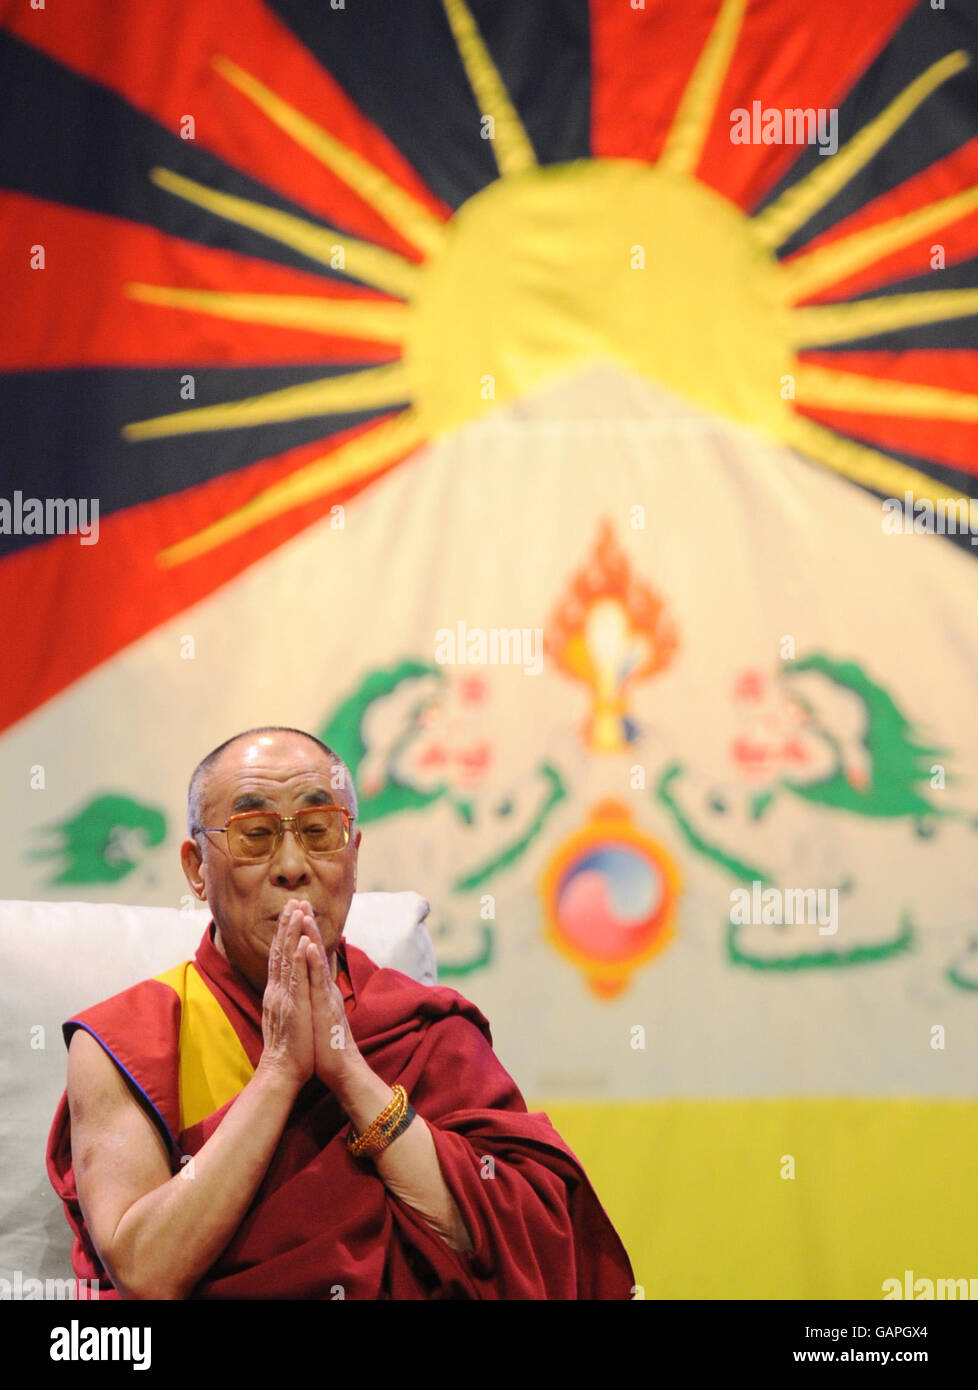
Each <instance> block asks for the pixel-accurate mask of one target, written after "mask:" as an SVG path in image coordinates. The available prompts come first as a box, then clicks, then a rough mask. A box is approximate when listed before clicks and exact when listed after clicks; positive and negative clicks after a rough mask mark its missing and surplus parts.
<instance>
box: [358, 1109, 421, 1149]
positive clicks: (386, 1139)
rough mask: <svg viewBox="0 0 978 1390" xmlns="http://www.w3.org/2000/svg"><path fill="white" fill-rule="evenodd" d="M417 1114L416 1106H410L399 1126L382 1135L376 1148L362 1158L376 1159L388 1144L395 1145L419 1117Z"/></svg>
mask: <svg viewBox="0 0 978 1390" xmlns="http://www.w3.org/2000/svg"><path fill="white" fill-rule="evenodd" d="M417 1113H418V1112H417V1111H416V1110H415V1108H414V1106H413V1105H410V1104H409V1105H408V1108H407V1109H406V1110H405V1112H404V1114H403V1115H402V1116H401V1118H400V1119H399V1120H398V1122H397V1124H396V1125H394V1126H393V1127H392V1128H391V1129H388V1130H387V1131H386V1132H385V1133H384V1134H382V1135H381V1137H380V1139H379V1140H378V1141H377V1143H376V1144H375V1145H374V1147H373V1148H370V1149H367V1150H366V1153H365V1154H363V1155H361V1157H369V1158H376V1157H377V1155H378V1154H379V1153H383V1151H384V1149H386V1148H387V1145H388V1144H393V1142H394V1140H395V1139H396V1138H397V1136H398V1135H399V1134H403V1133H404V1131H405V1130H406V1129H407V1127H408V1125H409V1124H410V1123H411V1121H412V1120H413V1119H415V1117H416V1116H417Z"/></svg>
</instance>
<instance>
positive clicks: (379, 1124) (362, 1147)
mask: <svg viewBox="0 0 978 1390" xmlns="http://www.w3.org/2000/svg"><path fill="white" fill-rule="evenodd" d="M393 1090H394V1097H393V1099H392V1100H391V1102H390V1104H389V1105H386V1106H385V1107H384V1109H383V1110H382V1111H381V1112H380V1114H379V1115H378V1116H377V1118H376V1119H375V1120H374V1121H373V1123H372V1124H369V1125H368V1126H367V1128H366V1129H365V1130H364V1131H363V1133H362V1134H357V1132H356V1130H354V1129H352V1128H351V1130H350V1136H349V1138H348V1139H347V1141H346V1144H347V1148H348V1149H349V1150H350V1153H351V1154H353V1156H354V1157H355V1158H359V1157H360V1156H361V1154H364V1153H367V1152H369V1151H370V1150H371V1149H372V1147H373V1145H374V1143H375V1141H376V1140H377V1139H378V1138H380V1137H381V1136H382V1135H383V1133H384V1131H385V1130H386V1129H387V1128H392V1127H393V1126H394V1125H397V1124H399V1123H400V1121H401V1120H402V1118H403V1116H404V1112H405V1110H406V1109H407V1105H408V1098H407V1091H405V1089H404V1087H403V1086H400V1085H397V1086H395V1087H394V1088H393Z"/></svg>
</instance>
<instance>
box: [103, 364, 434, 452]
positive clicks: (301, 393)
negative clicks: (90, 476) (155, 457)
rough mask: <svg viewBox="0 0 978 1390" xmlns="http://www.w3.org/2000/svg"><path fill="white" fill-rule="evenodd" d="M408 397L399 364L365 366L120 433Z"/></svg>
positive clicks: (281, 416)
mask: <svg viewBox="0 0 978 1390" xmlns="http://www.w3.org/2000/svg"><path fill="white" fill-rule="evenodd" d="M410 399H411V388H410V378H409V375H408V372H407V370H406V369H405V367H404V364H403V363H402V362H394V363H391V364H390V365H385V366H383V367H370V368H368V370H367V371H364V372H345V373H343V374H342V375H341V376H329V377H323V378H321V379H320V380H318V381H309V382H305V383H303V385H301V386H286V387H285V388H284V389H283V390H281V391H267V392H265V393H264V394H263V395H261V396H248V397H247V398H246V399H245V400H242V401H227V402H225V403H223V404H221V405H205V406H200V407H198V408H197V409H196V410H184V411H179V410H178V411H176V412H174V413H173V414H171V415H157V416H155V417H154V418H153V419H151V420H139V421H137V422H136V423H134V424H131V425H126V426H125V427H124V429H123V431H122V433H123V435H124V436H125V438H126V439H132V440H137V439H163V438H170V437H172V436H173V435H177V434H198V433H200V432H202V431H209V430H236V429H247V428H250V427H252V426H254V425H272V424H281V423H282V422H283V421H285V420H308V419H309V418H311V417H312V416H314V415H336V414H338V413H340V412H343V411H346V412H349V411H357V410H370V409H372V408H374V407H377V406H385V405H387V406H389V405H401V404H403V403H405V402H406V401H409V400H410Z"/></svg>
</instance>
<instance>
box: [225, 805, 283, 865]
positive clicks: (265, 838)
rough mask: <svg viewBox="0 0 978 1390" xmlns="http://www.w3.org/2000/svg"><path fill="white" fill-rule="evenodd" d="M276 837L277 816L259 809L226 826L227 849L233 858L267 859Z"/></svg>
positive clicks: (273, 847)
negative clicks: (267, 814)
mask: <svg viewBox="0 0 978 1390" xmlns="http://www.w3.org/2000/svg"><path fill="white" fill-rule="evenodd" d="M277 839H278V818H277V817H276V816H266V815H263V814H262V813H261V812H260V811H259V812H256V814H255V815H253V816H241V817H240V819H238V820H236V821H234V822H233V823H232V824H231V825H229V826H228V849H229V850H230V851H231V853H232V854H233V855H234V857H235V859H268V858H269V856H270V855H271V854H272V852H273V851H274V849H275V842H276V840H277Z"/></svg>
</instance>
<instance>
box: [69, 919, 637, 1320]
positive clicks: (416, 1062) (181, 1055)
mask: <svg viewBox="0 0 978 1390" xmlns="http://www.w3.org/2000/svg"><path fill="white" fill-rule="evenodd" d="M212 927H213V924H211V926H209V927H208V929H207V931H206V932H205V933H204V937H203V940H202V941H201V944H200V946H199V948H198V950H197V954H196V957H195V959H194V960H193V961H186V962H184V964H182V965H180V966H177V967H175V969H173V970H170V971H167V972H166V973H165V974H163V975H161V976H158V977H157V978H156V979H153V980H146V981H144V982H143V983H142V984H139V985H135V986H134V987H133V988H131V989H128V990H124V991H123V992H122V993H121V994H117V995H115V996H114V997H113V998H112V999H108V1000H106V1001H105V1002H104V1003H101V1004H96V1005H95V1006H94V1007H93V1008H90V1009H86V1010H85V1011H84V1012H82V1013H79V1014H77V1015H75V1017H74V1018H72V1019H70V1020H68V1022H67V1023H65V1024H64V1025H63V1031H64V1036H65V1042H66V1044H67V1043H68V1042H70V1039H71V1036H72V1034H73V1033H74V1031H75V1030H76V1029H77V1028H84V1029H86V1030H87V1031H88V1032H89V1033H91V1034H92V1036H93V1037H95V1038H96V1039H97V1040H98V1041H99V1043H101V1045H102V1047H103V1048H105V1050H106V1052H107V1053H108V1054H109V1056H110V1057H111V1058H112V1059H113V1061H114V1062H115V1064H116V1066H118V1067H119V1068H120V1070H121V1071H122V1072H123V1073H124V1075H125V1076H126V1077H127V1078H128V1081H129V1084H130V1087H131V1088H132V1089H133V1093H134V1095H135V1097H136V1098H137V1099H138V1100H139V1102H140V1103H141V1104H142V1105H143V1106H144V1108H145V1109H146V1111H147V1113H148V1114H149V1115H150V1117H151V1118H152V1119H153V1120H154V1122H155V1123H156V1124H157V1126H158V1127H159V1130H160V1133H161V1135H162V1137H163V1139H164V1141H165V1143H166V1145H167V1148H168V1150H169V1152H170V1157H171V1167H172V1171H173V1172H174V1173H177V1172H179V1171H180V1169H181V1166H182V1164H185V1163H187V1162H189V1161H191V1160H192V1157H193V1155H194V1154H195V1153H197V1152H198V1150H199V1149H200V1148H201V1146H202V1145H203V1144H204V1143H206V1141H207V1139H208V1138H209V1136H210V1135H211V1134H212V1133H213V1132H214V1130H215V1128H216V1127H217V1125H219V1124H220V1122H221V1119H222V1118H223V1116H224V1115H225V1114H226V1112H227V1110H228V1108H229V1106H231V1105H233V1104H234V1099H235V1097H236V1096H237V1095H238V1094H239V1093H240V1091H241V1090H242V1088H243V1087H244V1086H245V1085H246V1084H247V1082H248V1080H249V1078H250V1077H251V1076H252V1075H253V1074H254V1070H255V1068H256V1066H257V1065H258V1061H259V1058H260V1057H261V1052H262V1029H261V1012H262V1010H261V995H260V994H258V993H257V992H256V991H255V990H253V989H252V987H251V986H250V985H249V984H248V983H247V981H245V980H244V978H243V977H242V976H241V975H239V974H238V972H237V971H236V970H235V969H234V968H233V966H231V964H230V963H229V962H228V961H227V960H226V959H225V958H224V956H223V955H221V953H220V952H219V951H218V949H217V947H216V946H215V945H214V942H213V940H212V935H211V933H212ZM338 954H339V973H338V976H337V985H338V986H339V988H340V990H341V993H342V995H343V999H344V1006H345V1009H346V1013H347V1018H348V1021H349V1025H350V1030H351V1032H352V1034H353V1036H354V1038H355V1039H356V1042H357V1045H358V1047H359V1048H360V1051H361V1052H362V1053H363V1056H364V1058H365V1060H366V1061H367V1062H368V1064H369V1065H370V1067H371V1068H372V1069H373V1070H374V1071H375V1072H376V1073H377V1074H378V1075H379V1076H380V1077H382V1078H383V1080H384V1081H386V1082H387V1083H388V1085H393V1084H394V1083H395V1082H400V1083H401V1085H403V1086H404V1087H405V1088H406V1090H407V1093H408V1096H409V1098H410V1100H411V1103H412V1105H413V1106H414V1108H415V1109H416V1110H417V1112H418V1114H419V1115H421V1116H423V1118H424V1119H425V1120H426V1121H427V1123H428V1125H429V1127H430V1129H431V1133H432V1137H433V1139H434V1144H435V1149H436V1152H437V1155H438V1162H439V1165H440V1167H441V1171H442V1174H443V1175H444V1178H445V1182H446V1184H447V1186H448V1188H449V1190H450V1192H451V1194H452V1196H453V1197H454V1199H455V1202H456V1203H457V1205H458V1208H459V1211H460V1213H461V1216H462V1219H463V1220H464V1222H465V1225H466V1228H467V1230H468V1232H469V1235H470V1237H471V1239H472V1242H473V1247H474V1248H473V1249H472V1250H470V1251H467V1252H466V1253H464V1254H462V1253H457V1252H454V1251H452V1250H451V1249H450V1248H449V1247H448V1245H446V1244H445V1242H444V1241H443V1240H442V1238H441V1237H440V1236H439V1235H438V1234H437V1233H436V1232H435V1231H434V1230H433V1229H432V1228H431V1227H430V1226H429V1225H428V1224H427V1222H426V1221H425V1220H424V1218H423V1217H422V1216H421V1214H420V1213H419V1212H418V1211H416V1210H415V1209H414V1208H413V1207H411V1206H410V1205H409V1204H408V1203H406V1202H404V1201H403V1200H402V1199H400V1198H398V1197H397V1196H395V1195H394V1194H393V1193H392V1192H390V1191H389V1190H388V1188H387V1187H386V1186H385V1184H384V1182H383V1181H382V1179H381V1178H380V1177H379V1175H378V1174H377V1172H376V1170H375V1168H374V1167H373V1165H372V1163H371V1162H370V1160H369V1159H356V1158H353V1157H352V1156H351V1155H350V1153H349V1151H348V1149H347V1146H346V1139H347V1137H348V1135H349V1133H350V1122H349V1120H348V1119H347V1116H346V1115H345V1113H344V1112H343V1111H342V1110H341V1108H340V1106H339V1104H338V1103H337V1101H336V1099H335V1097H334V1096H333V1095H332V1093H331V1092H330V1091H329V1090H328V1089H327V1088H326V1087H325V1086H324V1085H323V1084H322V1083H321V1082H320V1081H319V1080H318V1079H316V1078H313V1079H312V1080H311V1081H309V1082H308V1083H307V1084H306V1086H305V1087H304V1088H303V1090H302V1091H301V1092H300V1094H299V1096H298V1097H297V1100H296V1104H295V1106H294V1107H293V1110H292V1112H291V1114H290V1116H289V1120H288V1123H287V1125H286V1128H285V1130H284V1132H283V1134H282V1137H281V1140H280V1142H279V1144H278V1147H277V1149H276V1151H275V1153H274V1155H273V1157H272V1160H271V1163H270V1165H269V1167H268V1170H267V1172H266V1174H265V1178H264V1180H263V1182H262V1184H261V1186H260V1187H259V1189H258V1192H257V1193H256V1195H255V1198H254V1201H253V1202H252V1204H251V1206H250V1208H249V1209H248V1211H247V1213H246V1214H245V1217H244V1219H243V1220H242V1222H241V1225H240V1226H239V1228H238V1230H237V1232H236V1233H235V1235H234V1236H233V1238H232V1239H231V1241H230V1242H229V1244H228V1245H227V1247H226V1248H225V1250H224V1252H223V1254H222V1255H221V1257H220V1258H219V1259H218V1260H217V1262H216V1263H215V1264H214V1265H213V1266H212V1267H211V1269H210V1270H208V1272H207V1274H206V1275H205V1277H204V1278H203V1279H202V1280H201V1282H200V1283H199V1284H198V1285H197V1287H196V1288H195V1290H194V1292H193V1294H192V1297H194V1298H224V1299H232V1298H244V1299H249V1298H273V1297H274V1298H304V1299H335V1298H358V1299H387V1298H390V1299H426V1298H435V1299H442V1298H448V1299H452V1298H455V1299H628V1298H631V1297H632V1288H633V1285H634V1282H635V1281H634V1276H633V1274H632V1270H631V1266H630V1264H629V1261H628V1256H627V1255H626V1253H625V1250H624V1248H623V1246H622V1244H621V1241H620V1240H619V1238H618V1236H617V1234H616V1232H615V1230H614V1227H613V1226H612V1224H611V1222H610V1220H609V1218H608V1216H607V1215H606V1213H605V1211H604V1209H603V1208H602V1206H601V1203H600V1202H599V1201H598V1198H597V1196H596V1195H595V1193H594V1191H593V1189H592V1187H591V1185H590V1183H589V1182H588V1180H587V1177H586V1176H585V1174H584V1171H583V1169H582V1168H581V1166H580V1164H579V1163H578V1161H577V1159H576V1158H575V1156H574V1154H573V1153H572V1152H571V1150H570V1149H569V1148H568V1147H567V1145H566V1144H565V1143H564V1141H563V1140H562V1139H561V1137H560V1136H559V1134H557V1132H556V1131H555V1130H554V1128H553V1127H552V1125H551V1124H550V1122H549V1120H548V1119H547V1117H546V1115H544V1114H542V1113H536V1114H529V1113H528V1112H527V1109H526V1104H525V1102H524V1100H523V1097H522V1096H521V1095H520V1092H519V1090H518V1089H517V1087H516V1084H515V1082H514V1081H513V1079H512V1077H510V1076H509V1074H508V1073H507V1072H506V1071H505V1070H504V1068H503V1067H502V1066H501V1065H500V1063H499V1061H498V1060H497V1058H496V1056H495V1054H494V1052H493V1050H492V1037H491V1034H490V1030H489V1024H488V1022H487V1020H486V1019H485V1017H484V1015H483V1014H482V1013H481V1012H480V1010H479V1009H478V1008H477V1007H476V1006H475V1005H474V1004H472V1003H471V1002H470V1001H468V1000H467V999H464V998H463V997H462V995H460V994H458V993H457V992H456V991H455V990H453V989H449V988H447V987H445V986H440V985H435V986H432V985H421V984H418V983H417V982H416V981H414V980H412V979H410V978H409V977H408V976H406V975H402V974H401V973H400V972H399V971H396V970H389V969H379V968H378V967H377V966H376V965H374V963H373V962H372V961H371V960H370V959H369V957H368V956H367V955H365V954H364V952H363V951H360V950H358V948H357V947H355V946H353V945H352V944H351V943H349V942H347V941H345V940H344V941H342V942H341V944H340V947H339V952H338ZM47 1162H48V1173H49V1176H50V1178H51V1182H52V1184H53V1186H54V1188H55V1190H56V1192H57V1193H58V1195H59V1197H60V1198H61V1200H62V1202H63V1204H64V1208H65V1214H66V1216H67V1219H68V1222H69V1224H70V1226H71V1228H72V1230H73V1231H74V1233H75V1241H74V1247H73V1250H72V1264H73V1266H74V1270H75V1273H76V1274H77V1275H78V1276H79V1278H84V1279H89V1280H91V1279H98V1280H99V1282H100V1287H101V1294H102V1296H103V1297H106V1296H107V1297H118V1294H117V1293H116V1291H115V1290H114V1289H113V1288H112V1285H111V1281H110V1280H109V1277H108V1275H107V1273H106V1271H105V1269H104V1267H103V1266H102V1264H101V1261H100V1260H99V1257H98V1253H97V1252H96V1250H95V1248H94V1246H93V1244H92V1242H91V1239H90V1237H89V1235H88V1232H87V1231H86V1228H85V1221H84V1216H83V1213H82V1210H81V1207H80V1204H79V1201H78V1194H77V1191H76V1188H75V1182H74V1174H73V1171H72V1164H71V1124H70V1115H69V1111H68V1103H67V1094H65V1095H64V1096H62V1099H61V1103H60V1105H59V1107H58V1111H57V1114H56V1115H55V1119H54V1123H53V1125H52V1128H51V1134H50V1137H49V1140H48V1153H47Z"/></svg>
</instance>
